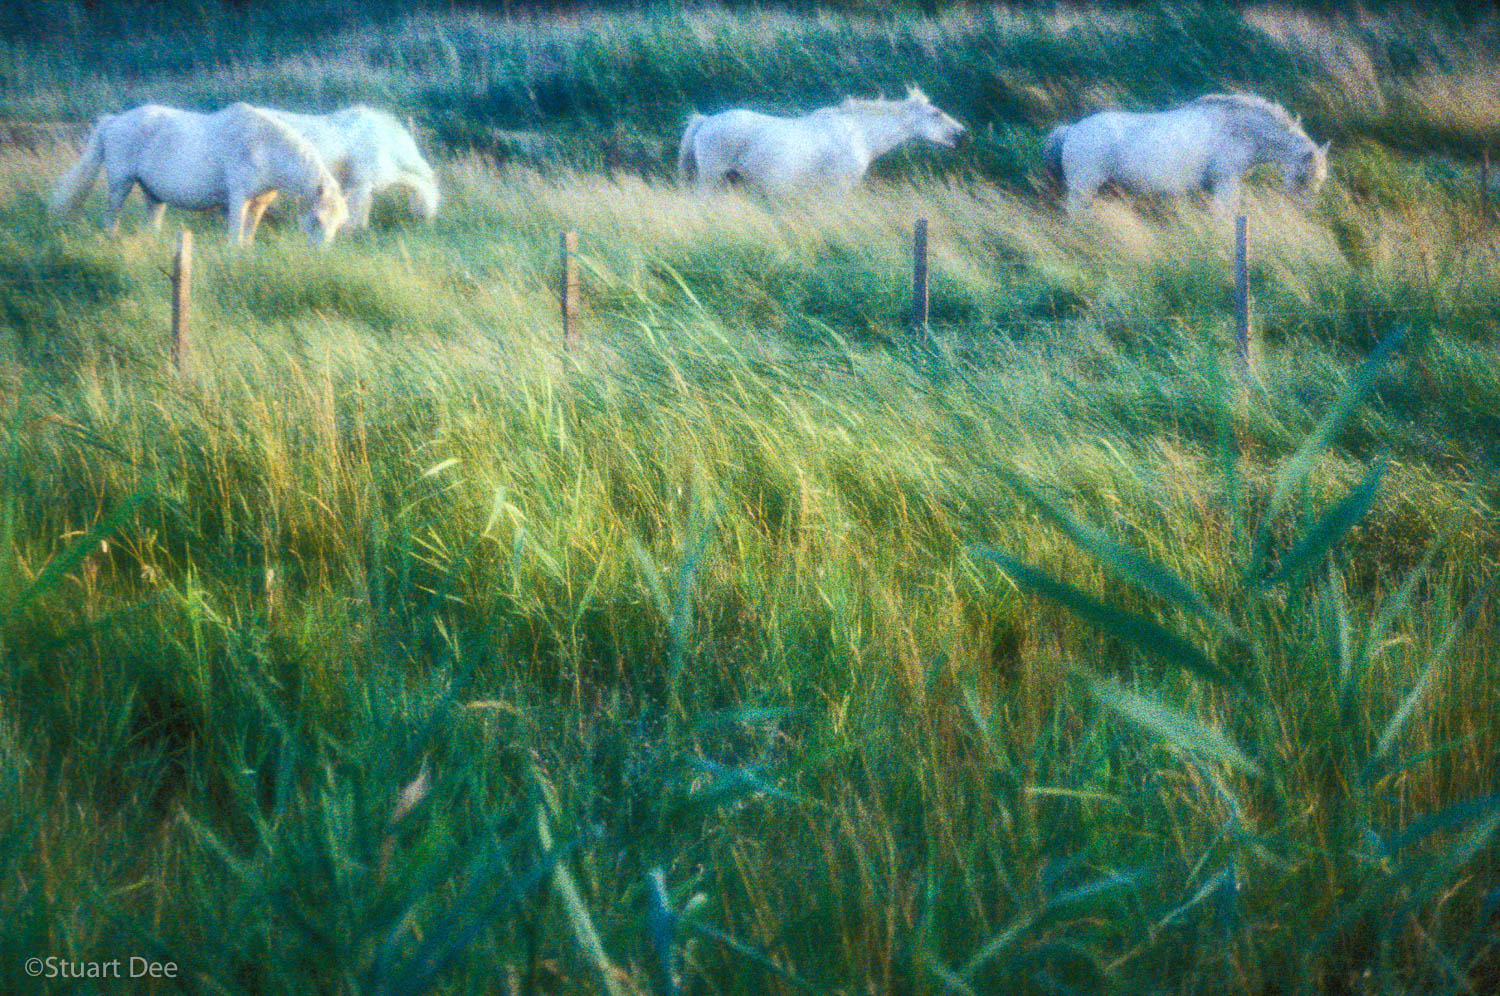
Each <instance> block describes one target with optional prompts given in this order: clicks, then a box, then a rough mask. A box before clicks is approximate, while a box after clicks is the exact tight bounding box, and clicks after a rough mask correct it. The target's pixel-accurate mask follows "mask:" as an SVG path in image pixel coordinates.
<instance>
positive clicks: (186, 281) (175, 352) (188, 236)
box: [172, 231, 193, 371]
mask: <svg viewBox="0 0 1500 996" xmlns="http://www.w3.org/2000/svg"><path fill="white" fill-rule="evenodd" d="M192 281H193V233H192V232H189V231H183V233H182V234H181V235H179V236H178V237H177V255H176V257H175V258H174V260H173V262H172V367H173V369H175V370H178V371H181V370H182V368H183V366H184V364H186V363H187V361H188V351H189V349H190V348H191V344H190V343H189V341H188V317H189V306H190V305H191V303H192Z"/></svg>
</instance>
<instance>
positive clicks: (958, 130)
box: [901, 86, 969, 149]
mask: <svg viewBox="0 0 1500 996" xmlns="http://www.w3.org/2000/svg"><path fill="white" fill-rule="evenodd" d="M901 109H902V112H903V115H904V116H905V118H906V120H907V124H908V125H909V126H910V128H911V130H912V133H913V134H914V135H915V136H916V137H918V138H922V139H926V140H927V141H929V142H931V143H933V144H934V145H941V146H943V147H944V148H947V149H951V148H953V147H954V146H956V145H958V144H959V143H960V142H962V141H964V140H965V139H967V138H968V137H969V130H968V129H967V128H965V127H964V126H963V125H961V124H959V123H958V121H956V120H954V119H953V118H951V117H949V116H948V115H947V114H944V113H943V112H942V111H940V110H938V108H937V107H936V106H934V105H933V103H932V101H930V100H928V99H927V94H925V93H923V92H922V91H921V90H919V89H917V88H916V87H915V86H913V87H911V88H910V89H908V90H907V91H906V100H904V101H902V104H901Z"/></svg>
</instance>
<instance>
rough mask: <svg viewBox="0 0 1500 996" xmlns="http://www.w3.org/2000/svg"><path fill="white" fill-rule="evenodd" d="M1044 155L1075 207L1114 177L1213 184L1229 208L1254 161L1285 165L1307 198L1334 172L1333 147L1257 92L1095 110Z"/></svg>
mask: <svg viewBox="0 0 1500 996" xmlns="http://www.w3.org/2000/svg"><path fill="white" fill-rule="evenodd" d="M1042 158H1043V160H1044V161H1045V163H1046V166H1047V170H1048V172H1049V173H1050V174H1052V176H1053V177H1054V178H1055V179H1058V180H1061V181H1062V182H1063V183H1064V184H1065V185H1066V187H1067V198H1066V201H1065V203H1066V205H1067V209H1068V211H1069V212H1070V213H1073V212H1077V211H1080V210H1082V209H1084V208H1086V207H1088V205H1089V204H1090V203H1091V202H1092V201H1093V199H1094V196H1095V194H1097V193H1098V192H1099V188H1100V187H1101V186H1103V185H1104V184H1105V183H1107V182H1109V181H1114V182H1116V183H1119V184H1121V185H1123V186H1125V187H1129V188H1130V189H1132V190H1135V191H1137V192H1139V193H1164V194H1184V193H1188V192H1191V191H1196V190H1203V189H1207V190H1209V191H1211V192H1212V194H1213V198H1214V202H1215V204H1216V206H1217V207H1218V208H1219V209H1220V210H1223V211H1229V210H1232V209H1234V208H1235V206H1236V205H1237V204H1238V203H1239V195H1240V178H1241V177H1243V176H1244V174H1245V173H1246V171H1248V170H1249V169H1250V168H1251V167H1253V166H1257V165H1259V164H1262V163H1270V164H1274V165H1278V166H1280V167H1281V168H1282V172H1283V176H1284V179H1285V184H1286V188H1287V190H1288V191H1289V192H1291V193H1293V194H1296V195H1299V196H1300V197H1302V198H1303V199H1304V200H1311V199H1312V196H1313V195H1314V194H1315V193H1317V190H1318V188H1319V187H1320V186H1321V185H1322V183H1323V181H1324V179H1326V178H1327V176H1328V146H1327V145H1318V144H1317V143H1315V142H1314V141H1313V140H1312V139H1310V138H1308V137H1307V133H1306V132H1304V131H1303V130H1302V125H1301V123H1300V122H1298V121H1297V119H1295V118H1293V117H1292V116H1291V115H1290V114H1288V113H1287V112H1286V111H1285V110H1284V109H1283V108H1282V107H1281V105H1279V104H1273V103H1271V102H1270V101H1269V100H1265V99H1264V98H1261V97H1255V96H1251V95H1249V94H1222V93H1215V94H1209V95H1208V96H1204V97H1199V98H1198V99H1197V100H1194V101H1192V102H1190V103H1187V104H1184V105H1182V106H1181V107H1176V108H1173V109H1172V110H1169V111H1161V112H1158V113H1154V114H1134V113H1129V112H1126V111H1105V112H1103V113H1101V114H1095V115H1093V116H1092V117H1087V118H1084V119H1083V120H1082V121H1079V122H1078V123H1077V124H1071V125H1063V126H1062V127H1060V128H1058V129H1056V130H1055V131H1053V132H1052V134H1051V135H1049V136H1047V142H1046V145H1045V147H1044V149H1043V152H1042Z"/></svg>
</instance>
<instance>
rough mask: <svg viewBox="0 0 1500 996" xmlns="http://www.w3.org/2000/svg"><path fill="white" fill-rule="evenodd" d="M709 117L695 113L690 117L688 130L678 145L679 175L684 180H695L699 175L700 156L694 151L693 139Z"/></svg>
mask: <svg viewBox="0 0 1500 996" xmlns="http://www.w3.org/2000/svg"><path fill="white" fill-rule="evenodd" d="M707 120H708V118H706V117H704V116H703V115H702V114H694V115H692V116H690V117H689V118H688V123H687V130H686V131H684V132H683V133H682V144H681V145H679V146H678V147H677V175H678V176H679V177H681V178H682V179H683V180H684V181H688V180H695V179H697V177H698V156H697V154H696V153H695V152H694V151H693V139H694V138H696V137H697V135H698V129H699V128H700V127H702V125H703V122H705V121H707Z"/></svg>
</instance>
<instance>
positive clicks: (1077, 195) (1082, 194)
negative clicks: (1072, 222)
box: [1063, 184, 1099, 216]
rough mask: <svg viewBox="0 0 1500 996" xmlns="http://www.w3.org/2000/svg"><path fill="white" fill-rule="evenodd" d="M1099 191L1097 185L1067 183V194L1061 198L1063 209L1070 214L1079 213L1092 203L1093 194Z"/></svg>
mask: <svg viewBox="0 0 1500 996" xmlns="http://www.w3.org/2000/svg"><path fill="white" fill-rule="evenodd" d="M1098 192H1099V188H1098V187H1097V186H1089V185H1085V184H1079V185H1076V186H1075V185H1073V184H1069V185H1068V196H1067V197H1066V198H1064V199H1063V209H1064V210H1065V211H1067V212H1068V214H1070V215H1074V216H1077V215H1080V214H1082V213H1083V212H1085V211H1087V210H1088V209H1089V205H1090V204H1092V203H1094V196H1095V195H1096V194H1097V193H1098Z"/></svg>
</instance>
